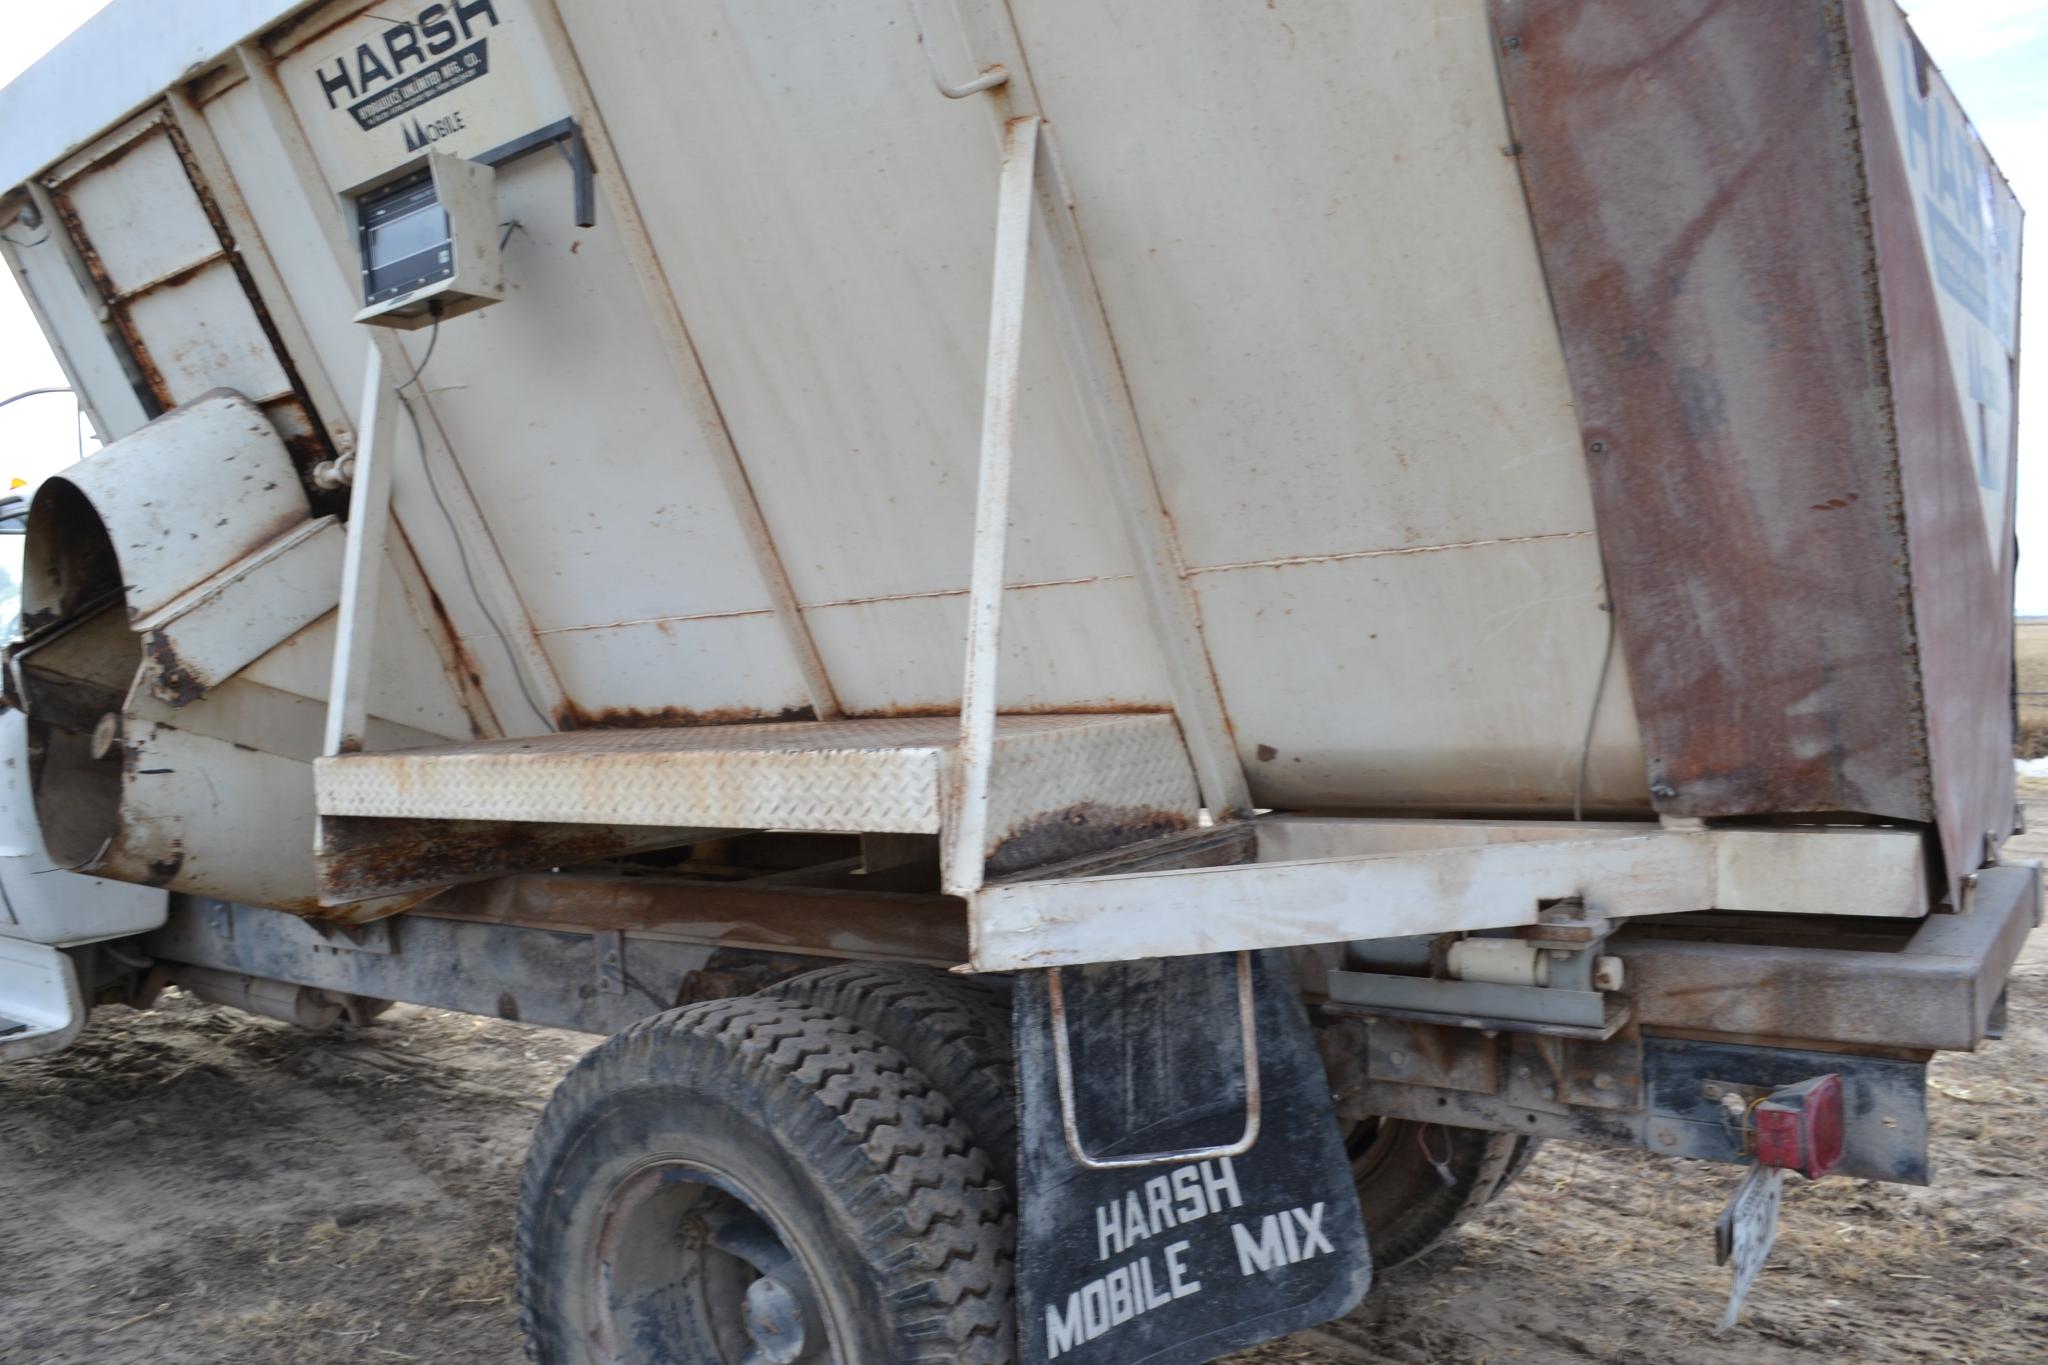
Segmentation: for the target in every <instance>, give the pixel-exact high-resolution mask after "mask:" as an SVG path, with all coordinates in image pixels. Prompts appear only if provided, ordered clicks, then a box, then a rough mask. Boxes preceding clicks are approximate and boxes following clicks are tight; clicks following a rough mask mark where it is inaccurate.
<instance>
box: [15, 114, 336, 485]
mask: <svg viewBox="0 0 2048 1365" xmlns="http://www.w3.org/2000/svg"><path fill="white" fill-rule="evenodd" d="M158 131H160V133H161V135H162V136H163V137H164V138H165V139H166V140H167V141H168V142H169V144H170V146H171V148H172V150H173V151H174V152H175V153H176V155H177V157H178V160H179V163H180V164H181V166H182V167H183V170H184V173H185V180H186V183H187V185H188V186H189V187H190V189H191V191H192V195H193V198H194V200H195V201H196V202H197V204H198V207H199V209H200V211H201V212H202V213H203V214H204V215H205V217H206V221H207V223H208V225H209V226H210V227H211V228H212V230H213V234H214V236H215V238H216V239H217V240H218V243H219V250H218V251H217V252H216V253H214V254H212V255H209V256H206V257H203V258H201V259H199V260H195V261H192V262H189V263H187V264H185V265H182V266H180V267H179V268H177V269H175V270H172V271H171V272H169V273H168V274H165V275H162V276H160V277H158V278H155V279H151V280H148V281H146V282H144V283H142V284H140V285H137V286H135V287H133V288H130V289H128V290H126V291H125V292H124V291H123V290H122V289H120V288H119V287H118V286H117V285H116V284H115V282H114V280H113V278H112V277H111V275H110V274H109V273H108V271H107V269H106V266H105V263H104V262H103V261H102V260H101V259H100V254H99V250H98V248H97V247H96V246H95V245H94V244H93V241H92V238H91V236H90V235H89V234H88V233H87V231H86V227H85V223H84V220H83V219H82V218H80V216H79V214H78V211H77V209H76V207H75V206H74V205H73V203H72V201H71V197H70V195H69V194H68V193H67V192H66V187H65V186H64V185H61V184H51V185H50V186H48V188H49V191H50V197H51V201H52V202H53V203H54V204H56V206H57V209H58V213H59V216H60V217H61V218H62V220H63V224H64V229H65V231H66V232H67V233H68V234H69V235H70V238H71V242H72V245H73V246H74V247H75V249H76V250H77V252H78V254H79V258H80V259H81V260H82V261H83V262H84V263H85V266H86V270H87V272H88V273H89V274H90V275H91V276H92V280H93V283H94V284H95V285H96V286H98V289H99V292H100V297H101V301H102V303H103V304H104V305H105V308H106V316H107V318H108V319H109V321H110V322H111V323H112V324H113V326H114V327H115V329H116V330H117V331H118V332H119V334H120V337H121V339H122V341H123V342H124V343H125V345H126V348H127V351H128V355H129V358H130V359H131V360H132V361H133V363H134V365H135V367H136V369H137V371H138V373H139V374H140V376H141V378H142V380H143V382H144V383H145V384H146V385H147V387H148V391H149V395H150V397H151V399H152V400H153V401H154V404H155V407H156V412H157V413H159V414H160V413H163V412H168V411H170V410H171V409H173V408H175V407H177V406H178V402H177V398H176V395H175V394H174V393H173V392H172V390H171V385H170V383H169V382H168V381H167V380H166V378H165V376H164V373H163V370H162V369H161V368H160V367H159V365H158V364H157V361H156V360H155V359H154V358H153V356H152V355H151V351H150V346H149V343H148V341H147V340H146V339H145V338H144V337H143V335H142V331H141V329H140V328H139V327H138V326H137V325H136V322H135V319H134V317H133V316H132V314H131V306H132V305H133V304H134V303H135V301H136V300H138V299H141V298H144V297H146V296H149V295H152V294H156V293H160V292H164V291H168V290H175V289H177V288H178V287H179V286H181V285H184V284H186V283H189V282H190V281H192V280H193V279H195V278H197V277H198V276H199V275H200V274H201V273H202V272H204V271H206V270H209V269H211V268H212V267H213V266H216V265H222V264H224V265H226V266H227V268H228V269H229V270H230V271H232V272H233V274H234V276H235V281H236V283H237V284H238V285H239V286H240V288H241V291H242V293H243V295H244V296H245V297H246V298H247V299H248V302H249V307H250V310H251V312H252V313H253V314H254V316H255V320H256V323H257V327H258V329H259V330H260V331H261V333H262V336H263V340H264V343H265V344H266V345H268V346H269V348H270V350H271V353H272V355H273V356H274V357H275V358H276V360H277V363H278V366H279V368H280V369H281V370H282V371H283V372H284V375H285V377H286V381H287V383H288V385H289V391H288V392H286V393H283V394H281V395H272V394H257V393H252V394H247V395H244V396H245V397H247V398H249V399H251V400H252V401H257V402H260V403H262V405H263V410H264V413H265V415H266V416H268V417H269V418H270V419H271V422H272V424H273V425H275V426H276V427H277V430H278V434H279V435H280V436H281V437H283V439H284V442H285V446H286V448H287V449H288V450H289V451H290V452H291V456H292V463H293V465H294V467H295V468H296V469H297V470H298V474H299V480H300V483H301V485H302V486H303V487H304V489H305V492H306V497H307V500H308V502H309V503H311V505H312V507H313V515H314V516H324V515H335V516H346V515H347V511H348V494H347V490H346V489H330V488H322V487H321V486H320V484H319V482H318V481H317V480H316V479H315V478H314V477H313V470H314V468H315V466H317V465H319V464H320V463H322V462H323V461H326V460H331V459H333V458H334V457H335V454H336V452H335V450H334V447H333V443H332V442H331V441H330V440H329V438H328V435H327V432H326V429H325V427H324V426H323V425H322V424H321V423H320V422H319V421H318V420H317V419H316V418H315V417H314V415H313V414H314V408H313V403H312V399H311V398H310V396H309V395H308V394H307V391H306V386H305V383H304V381H303V380H302V379H301V378H300V376H299V372H298V367H297V366H296V365H295V364H294V363H293V361H292V357H291V355H290V353H289V352H288V351H287V350H286V349H285V345H284V340H283V337H282V335H281V334H280V333H279V332H278V329H277V325H276V323H275V321H274V320H273V319H272V318H271V316H270V310H269V308H268V307H267V306H266V305H265V304H264V301H263V296H262V294H261V293H260V292H259V291H258V290H257V288H256V283H255V280H254V279H253V278H252V277H251V276H250V274H249V268H248V265H247V263H246V262H245V261H244V260H243V259H242V256H241V252H240V250H239V249H238V248H237V246H236V243H235V237H234V232H233V230H232V229H231V228H230V227H229V225H228V222H227V218H226V217H225V215H223V214H222V213H221V211H220V206H219V204H218V203H217V202H216V201H215V198H214V194H213V191H212V189H211V187H209V186H208V184H207V183H206V177H205V175H204V174H203V173H202V172H201V170H200V168H199V165H198V162H197V161H196V160H195V158H194V157H193V154H192V149H191V147H190V145H189V144H188V143H187V141H186V139H185V134H184V132H183V130H182V129H180V128H179V126H178V124H177V120H176V119H175V118H172V117H170V116H169V115H168V113H166V114H165V115H164V117H163V119H162V122H161V123H160V124H157V125H154V126H153V127H152V128H150V129H146V130H145V131H143V132H141V133H139V134H137V135H136V136H134V137H132V138H131V139H130V140H128V141H127V142H125V143H123V144H122V145H121V146H119V147H117V148H115V149H114V150H112V151H110V152H108V153H107V154H106V155H105V156H101V157H98V158H96V159H94V160H93V161H92V162H91V163H90V164H89V165H88V166H86V167H85V168H84V169H83V170H81V171H80V172H79V173H78V175H77V176H75V177H73V180H74V181H76V180H78V179H82V178H83V177H84V176H85V175H88V174H91V175H102V174H106V173H108V172H109V171H110V170H112V168H113V167H115V166H117V165H118V164H119V163H120V162H121V161H122V159H123V158H125V157H127V156H128V155H130V154H131V153H132V152H134V151H135V150H136V149H137V148H139V147H141V146H142V145H144V143H145V142H146V141H147V140H148V139H149V138H151V137H153V136H156V135H157V134H158ZM159 340H160V341H161V340H162V338H159ZM175 362H176V356H175V354H174V355H173V356H172V363H174V364H175ZM153 415H154V414H153Z"/></svg>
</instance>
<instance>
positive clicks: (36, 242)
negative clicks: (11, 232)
mask: <svg viewBox="0 0 2048 1365" xmlns="http://www.w3.org/2000/svg"><path fill="white" fill-rule="evenodd" d="M49 240H50V230H49V229H48V228H44V229H43V235H42V236H40V237H38V238H36V239H35V240H34V241H33V242H24V241H22V240H21V238H19V237H9V236H8V235H7V234H6V233H4V232H0V241H6V242H11V243H12V244H13V245H15V246H41V245H42V244H43V243H44V242H47V241H49Z"/></svg>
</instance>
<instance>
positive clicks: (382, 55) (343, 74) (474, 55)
mask: <svg viewBox="0 0 2048 1365" xmlns="http://www.w3.org/2000/svg"><path fill="white" fill-rule="evenodd" d="M499 22H500V21H499V19H498V11H497V9H496V8H495V6H494V5H493V3H492V0H448V3H442V4H433V5H428V6H426V7H425V8H423V9H421V10H420V12H419V13H418V14H416V15H414V16H413V17H412V18H411V19H410V20H406V21H403V22H399V23H393V24H391V25H390V26H389V27H387V28H386V29H385V30H384V32H383V33H382V34H380V35H378V37H377V38H376V39H375V40H372V41H368V42H361V43H358V44H356V47H355V51H353V52H346V53H343V54H342V55H341V56H339V57H336V58H335V59H334V60H333V61H331V62H329V63H327V64H326V65H324V66H322V67H320V68H319V71H318V74H319V77H320V92H321V93H322V94H323V95H325V96H326V97H327V107H328V108H330V109H340V108H342V107H343V106H344V102H346V107H347V109H348V112H349V113H350V114H351V115H352V116H354V118H355V121H356V123H357V124H358V125H359V126H360V127H362V128H363V129H364V130H365V131H367V130H369V129H371V128H376V127H379V126H380V125H382V124H385V123H388V122H389V121H391V120H392V119H395V118H397V117H399V116H400V115H401V114H409V113H411V112H412V111H413V110H415V109H418V108H419V107H420V106H421V105H423V104H426V103H427V102H429V101H430V100H436V99H439V98H440V97H441V96H443V95H445V94H447V93H448V92H449V91H451V90H456V89H459V88H460V87H462V86H465V85H467V84H469V83H470V82H471V81H473V80H476V79H477V78H478V77H480V76H483V75H486V74H488V73H489V71H490V69H491V54H490V40H489V39H488V38H485V37H480V36H478V35H480V34H483V33H487V32H488V31H489V30H491V29H493V28H496V27H497V26H498V24H499ZM464 44H467V45H466V46H464ZM446 122H447V120H446V119H442V120H437V121H436V122H435V123H431V124H426V125H420V123H419V120H417V119H415V120H414V121H413V123H414V128H407V129H406V130H405V131H406V142H407V148H408V150H415V151H416V150H418V148H419V147H421V146H425V145H426V142H431V141H433V140H434V138H436V137H440V136H445V135H446V134H447V133H449V132H453V131H454V129H453V128H444V127H441V125H442V124H445V123H446ZM458 126H459V125H458ZM415 128H417V129H418V130H419V134H420V135H423V136H424V137H425V141H423V142H418V143H415V142H414V137H415V131H414V129H415ZM437 128H439V129H440V131H438V132H436V131H435V129H437Z"/></svg>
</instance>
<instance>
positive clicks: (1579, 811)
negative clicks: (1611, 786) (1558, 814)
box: [1572, 583, 1614, 821]
mask: <svg viewBox="0 0 2048 1365" xmlns="http://www.w3.org/2000/svg"><path fill="white" fill-rule="evenodd" d="M1600 595H1601V596H1602V597H1605V598H1607V599H1608V600H1607V601H1604V602H1602V603H1601V604H1600V610H1602V611H1604V612H1606V613H1607V647H1606V648H1605V649H1603V650H1602V651H1601V652H1600V680H1599V681H1598V682H1596V683H1594V684H1593V705H1592V706H1591V707H1590V708H1589V709H1588V710H1587V712H1586V736H1585V738H1584V739H1583V740H1581V741H1580V742H1579V780H1578V782H1577V783H1576V784H1575V785H1574V786H1573V787H1572V819H1573V820H1575V821H1576V820H1583V819H1585V818H1586V769H1587V767H1588V766H1590V765H1591V763H1592V761H1593V727H1594V726H1595V725H1596V724H1598V723H1599V720H1600V698H1601V697H1603V696H1605V695H1606V693H1607V674H1608V672H1609V671H1610V670H1611V669H1612V668H1613V667H1614V601H1613V597H1612V594H1610V593H1609V592H1608V591H1607V585H1606V584H1604V583H1603V584H1601V585H1600Z"/></svg>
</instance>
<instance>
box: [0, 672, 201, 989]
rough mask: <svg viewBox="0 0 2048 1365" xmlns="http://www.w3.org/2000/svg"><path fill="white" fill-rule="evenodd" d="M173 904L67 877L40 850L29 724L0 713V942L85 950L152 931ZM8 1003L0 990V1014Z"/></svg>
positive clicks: (111, 884)
mask: <svg viewBox="0 0 2048 1365" xmlns="http://www.w3.org/2000/svg"><path fill="white" fill-rule="evenodd" d="M169 906H170V897H169V896H168V895H167V894H165V893H164V892H162V891H159V890H157V889H156V888H154V887H148V886H130V885H128V884H127V883H126V882H117V881H109V880H107V879H106V878H104V877H92V876H87V875H85V874H84V873H77V872H67V871H65V870H64V869H63V867H62V865H61V864H59V863H57V862H55V861H53V860H52V859H51V857H50V855H49V853H48V852H47V851H45V849H44V848H43V835H42V831H41V830H40V829H39V828H38V827H37V824H36V806H35V797H34V794H33V793H32V792H31V791H30V790H29V752H28V719H27V717H25V716H23V715H22V714H21V712H19V711H11V710H10V711H0V938H13V939H25V940H27V941H29V942H31V943H49V944H60V943H90V942H92V941H94V940H96V939H103V938H119V937H122V936H124V935H127V934H138V933H143V932H146V931H147V930H150V929H154V928H156V927H157V926H159V925H161V924H162V923H163V922H164V916H165V914H166V913H167V911H168V910H169ZM10 1003H11V998H10V997H8V996H7V995H6V993H5V990H4V989H0V1014H12V1015H13V1016H14V1017H15V1018H17V1019H18V1018H21V1017H22V1015H21V1014H20V1013H19V1012H17V1011H16V1010H14V1009H10V1008H9V1005H10Z"/></svg>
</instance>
